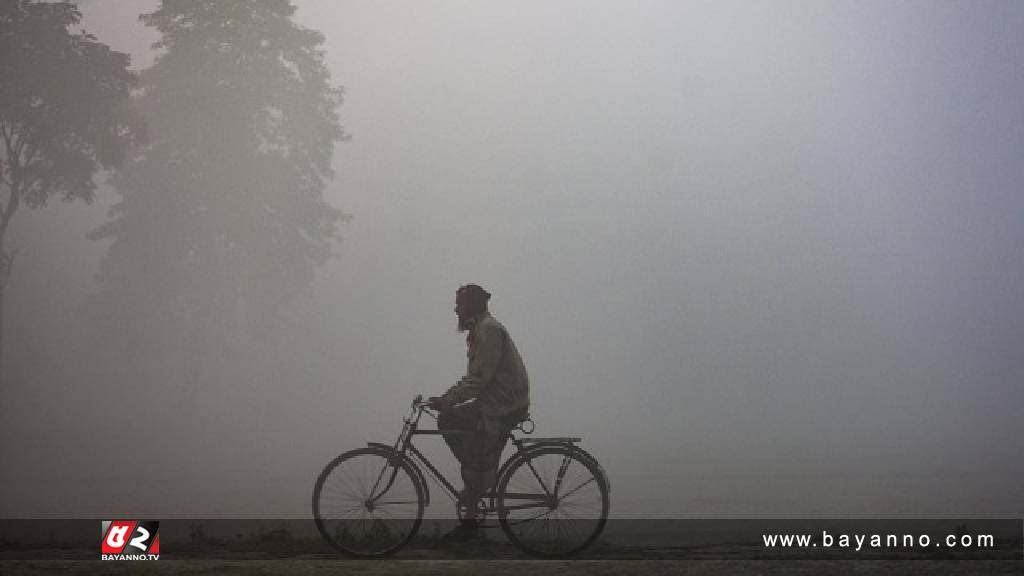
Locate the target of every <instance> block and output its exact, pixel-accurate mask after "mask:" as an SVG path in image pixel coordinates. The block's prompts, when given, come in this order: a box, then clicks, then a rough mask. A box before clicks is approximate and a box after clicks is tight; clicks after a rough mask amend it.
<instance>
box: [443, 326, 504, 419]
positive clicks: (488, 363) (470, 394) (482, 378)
mask: <svg viewBox="0 0 1024 576" xmlns="http://www.w3.org/2000/svg"><path fill="white" fill-rule="evenodd" d="M474 338H475V342H474V347H473V353H472V354H471V355H470V358H469V366H468V368H467V369H466V375H465V376H463V377H462V380H459V382H458V383H457V384H455V385H454V386H452V387H451V388H449V389H448V391H447V392H445V393H444V398H445V399H446V400H447V401H448V402H449V403H451V404H458V403H460V402H465V401H466V400H471V399H473V398H476V397H477V396H479V395H480V391H481V390H483V388H484V387H485V386H487V385H489V384H490V383H491V380H493V379H494V373H495V372H497V371H498V363H499V362H501V355H502V353H503V352H504V350H505V335H504V333H503V332H502V329H501V327H500V326H498V325H497V324H493V323H488V324H483V325H482V326H479V327H478V328H477V329H476V330H475V332H474Z"/></svg>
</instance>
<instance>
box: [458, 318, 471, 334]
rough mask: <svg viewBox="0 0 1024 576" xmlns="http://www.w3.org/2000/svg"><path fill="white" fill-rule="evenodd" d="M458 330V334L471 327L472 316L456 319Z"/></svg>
mask: <svg viewBox="0 0 1024 576" xmlns="http://www.w3.org/2000/svg"><path fill="white" fill-rule="evenodd" d="M458 318H459V320H458V326H457V328H458V330H459V332H465V331H466V330H469V329H470V328H472V327H473V322H472V318H473V317H472V316H459V317H458Z"/></svg>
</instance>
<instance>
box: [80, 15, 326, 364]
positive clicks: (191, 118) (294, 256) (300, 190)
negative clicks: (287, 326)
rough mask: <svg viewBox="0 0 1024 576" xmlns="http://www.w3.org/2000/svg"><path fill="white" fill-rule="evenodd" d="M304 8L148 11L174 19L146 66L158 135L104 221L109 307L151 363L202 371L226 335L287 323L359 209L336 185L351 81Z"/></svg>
mask: <svg viewBox="0 0 1024 576" xmlns="http://www.w3.org/2000/svg"><path fill="white" fill-rule="evenodd" d="M294 12H295V8H294V7H293V6H292V5H291V3H290V2H289V1H288V0H249V1H236V2H208V1H201V0H164V1H163V2H162V4H161V5H160V7H159V8H158V9H157V10H156V11H155V12H153V13H151V14H146V15H143V16H142V17H141V20H142V21H143V22H144V23H145V24H146V25H148V26H153V27H155V28H156V29H157V30H159V31H160V33H161V34H162V39H161V40H160V41H159V42H158V43H157V44H156V45H155V47H156V48H158V49H161V50H163V52H162V53H161V54H160V55H159V56H158V58H157V59H156V61H155V62H154V64H153V66H152V67H151V68H149V69H147V70H145V71H143V72H142V74H141V75H140V83H139V86H140V90H139V97H138V106H139V109H140V110H141V112H142V115H143V117H144V118H145V120H146V122H147V125H148V126H149V138H148V141H147V143H146V144H145V145H144V146H142V147H140V148H138V149H137V150H135V152H134V154H133V155H132V157H131V158H130V159H129V160H128V161H127V162H126V163H125V165H124V166H123V168H121V169H120V170H119V172H118V175H117V176H116V177H115V178H114V180H113V182H114V186H115V189H116V190H117V191H118V193H119V194H120V195H121V197H122V200H121V202H120V203H119V204H117V205H116V206H115V207H114V210H113V213H112V220H111V221H110V222H109V223H108V224H106V225H104V226H103V227H101V228H100V229H98V230H97V231H96V232H95V234H94V236H95V237H97V238H110V239H112V241H113V242H112V244H111V246H110V250H109V252H108V254H107V256H106V258H105V260H104V262H103V266H102V269H101V274H100V279H101V283H102V288H103V299H104V301H105V307H106V308H107V309H108V310H112V311H114V312H115V314H114V315H115V316H116V315H117V313H120V316H119V323H120V329H121V330H123V331H124V333H125V335H126V338H127V342H128V343H129V346H131V347H132V351H131V355H132V356H133V357H134V358H135V359H136V361H138V362H143V363H149V364H150V365H149V366H148V368H149V369H150V370H164V369H168V368H169V369H184V370H186V373H185V378H184V380H185V381H187V382H188V383H192V384H194V383H195V380H196V378H197V377H198V373H199V372H200V371H201V368H202V365H203V362H204V358H208V357H209V356H210V355H211V354H218V353H219V352H218V349H219V347H220V346H224V345H228V344H229V343H230V342H232V341H235V340H237V339H238V338H241V337H242V336H245V335H249V336H256V337H262V338H264V339H266V338H270V337H272V335H273V334H274V327H275V325H276V321H277V319H278V315H279V313H280V311H281V308H282V306H284V305H285V304H286V303H287V302H289V301H290V300H291V299H292V298H293V297H294V296H295V295H296V294H297V293H298V292H300V291H301V290H303V289H304V288H306V287H308V285H309V284H310V282H311V281H312V278H313V275H314V272H315V270H316V268H317V266H319V265H320V264H322V263H323V262H324V261H325V260H326V259H327V258H328V257H329V256H330V254H331V251H332V248H333V242H334V240H335V239H336V237H337V229H338V226H339V225H340V223H341V222H342V221H343V220H344V219H345V218H346V215H345V214H344V213H343V212H342V211H340V210H339V209H337V208H334V207H332V206H331V205H329V204H328V203H327V201H326V200H325V198H324V190H325V188H326V186H327V183H328V182H329V181H330V179H331V178H332V176H333V174H332V171H331V158H332V156H333V151H334V145H335V143H337V142H339V141H342V140H344V139H345V138H346V135H345V133H344V132H343V130H342V128H341V126H340V123H339V118H338V115H337V111H336V109H337V107H338V106H339V105H340V103H341V91H340V89H338V88H335V87H333V86H332V85H331V83H330V76H329V73H328V71H327V69H326V68H325V66H324V63H323V53H322V51H321V49H320V45H321V44H322V42H323V37H322V36H321V35H320V34H319V33H318V32H315V31H312V30H308V29H305V28H302V27H300V26H298V25H296V24H295V23H294V22H293V21H292V16H293V14H294ZM143 359H147V360H143ZM161 362H162V363H163V365H160V364H161ZM158 365H160V366H158Z"/></svg>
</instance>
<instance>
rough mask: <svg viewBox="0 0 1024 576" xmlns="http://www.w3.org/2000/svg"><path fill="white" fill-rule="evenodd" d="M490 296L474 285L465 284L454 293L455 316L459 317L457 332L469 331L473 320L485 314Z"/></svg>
mask: <svg viewBox="0 0 1024 576" xmlns="http://www.w3.org/2000/svg"><path fill="white" fill-rule="evenodd" d="M490 299H491V295H490V294H488V293H487V291H486V290H484V289H483V288H481V287H479V286H477V285H476V284H466V285H465V286H462V287H460V288H459V289H458V290H456V291H455V315H456V316H458V317H459V332H464V331H466V330H469V328H470V327H471V326H470V323H471V321H472V319H473V318H476V317H477V316H479V315H480V314H483V313H484V312H487V301H488V300H490Z"/></svg>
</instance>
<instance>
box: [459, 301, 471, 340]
mask: <svg viewBox="0 0 1024 576" xmlns="http://www.w3.org/2000/svg"><path fill="white" fill-rule="evenodd" d="M467 300H468V299H467V298H466V297H465V296H459V295H456V296H455V316H456V317H458V319H459V332H462V331H464V330H466V329H468V328H469V326H468V324H467V323H466V322H467V321H468V320H469V318H470V316H472V312H471V306H470V305H469V302H468V301H467Z"/></svg>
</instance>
